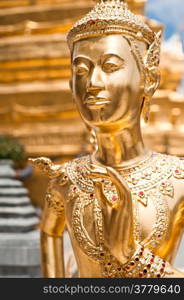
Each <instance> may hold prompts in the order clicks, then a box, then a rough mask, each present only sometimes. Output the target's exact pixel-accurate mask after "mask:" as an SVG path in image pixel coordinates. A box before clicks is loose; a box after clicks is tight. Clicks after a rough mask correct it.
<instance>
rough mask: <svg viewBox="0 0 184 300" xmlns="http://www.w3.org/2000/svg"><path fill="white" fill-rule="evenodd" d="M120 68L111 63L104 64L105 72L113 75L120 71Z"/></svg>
mask: <svg viewBox="0 0 184 300" xmlns="http://www.w3.org/2000/svg"><path fill="white" fill-rule="evenodd" d="M119 68H120V66H119V65H117V64H114V63H111V62H105V63H104V64H103V71H104V72H106V73H111V72H115V71H117V70H119Z"/></svg>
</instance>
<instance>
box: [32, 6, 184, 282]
mask: <svg viewBox="0 0 184 300" xmlns="http://www.w3.org/2000/svg"><path fill="white" fill-rule="evenodd" d="M96 2H97V3H96V5H95V7H94V8H93V9H92V10H91V11H90V12H89V13H88V14H87V15H86V16H85V17H84V18H83V19H81V20H80V21H78V22H77V23H76V24H75V25H74V27H73V28H72V29H71V30H70V32H69V34H68V44H69V48H70V51H71V61H72V79H71V82H70V85H71V89H72V92H73V96H74V98H75V101H76V104H77V107H78V110H79V112H80V114H81V117H82V119H83V121H84V122H85V124H86V125H87V126H88V128H89V127H90V128H91V130H92V132H93V135H94V136H95V138H94V140H95V142H96V146H95V147H94V148H95V151H94V152H93V153H92V154H91V155H88V156H83V157H80V158H77V159H74V160H72V161H70V162H67V163H65V164H63V165H54V164H52V162H51V161H50V160H49V159H47V158H38V159H33V160H32V162H33V163H34V164H35V165H36V166H38V167H39V168H40V169H41V170H42V171H43V172H44V173H46V174H47V175H48V176H49V177H50V183H49V186H48V190H47V194H46V201H45V210H44V215H43V220H42V225H41V229H42V231H41V251H42V269H43V275H44V276H45V277H63V276H65V275H64V267H63V265H64V263H63V253H62V251H61V249H62V239H61V236H62V234H63V231H64V228H65V226H66V227H67V230H68V232H69V235H70V239H71V242H72V246H73V250H74V254H75V257H76V261H77V265H78V270H79V276H80V277H109V278H110V277H119V278H123V277H130V278H131V277H143V278H147V277H156V278H157V277H184V274H183V273H181V272H180V271H178V270H176V269H175V268H173V266H172V263H173V260H174V258H175V256H176V253H177V250H178V247H179V244H180V240H181V237H182V233H183V228H184V218H183V210H184V193H183V190H184V189H183V187H184V161H183V160H182V159H179V158H177V157H174V156H169V155H164V154H159V153H155V152H152V151H150V150H147V149H145V148H144V143H143V140H142V134H141V129H140V119H141V113H142V114H143V116H144V119H145V120H147V119H148V117H149V106H150V101H151V97H152V96H153V94H154V92H155V90H156V89H157V87H158V85H159V80H160V76H159V56H160V44H161V33H157V34H156V33H155V32H153V31H152V29H150V28H149V27H148V26H147V25H146V24H145V23H144V21H143V18H142V17H139V16H137V15H135V14H133V13H131V12H130V10H129V9H128V7H127V4H125V3H124V1H120V0H107V1H105V0H101V1H96Z"/></svg>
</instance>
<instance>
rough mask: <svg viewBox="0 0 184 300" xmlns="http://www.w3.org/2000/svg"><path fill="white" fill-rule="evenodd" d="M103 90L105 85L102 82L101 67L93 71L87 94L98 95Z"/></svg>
mask: <svg viewBox="0 0 184 300" xmlns="http://www.w3.org/2000/svg"><path fill="white" fill-rule="evenodd" d="M103 89H104V83H103V80H102V74H101V70H100V68H99V67H96V68H94V69H93V71H92V74H91V78H90V82H89V87H88V88H87V92H88V93H91V94H95V95H96V94H97V93H98V92H100V91H101V90H103Z"/></svg>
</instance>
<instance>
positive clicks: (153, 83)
mask: <svg viewBox="0 0 184 300" xmlns="http://www.w3.org/2000/svg"><path fill="white" fill-rule="evenodd" d="M161 40H162V32H161V31H159V32H158V33H157V34H156V36H155V40H154V42H153V43H152V44H151V46H150V47H149V49H148V52H147V55H146V58H145V71H146V79H145V87H144V93H145V95H146V96H148V97H152V96H153V94H154V92H155V91H156V89H157V88H158V86H159V84H160V70H159V63H160V48H161Z"/></svg>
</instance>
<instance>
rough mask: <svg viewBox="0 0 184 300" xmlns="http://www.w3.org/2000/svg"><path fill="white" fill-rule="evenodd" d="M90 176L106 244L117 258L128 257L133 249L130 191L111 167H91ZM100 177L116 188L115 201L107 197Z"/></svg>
mask: <svg viewBox="0 0 184 300" xmlns="http://www.w3.org/2000/svg"><path fill="white" fill-rule="evenodd" d="M89 176H90V178H92V179H93V184H94V190H95V194H96V197H97V199H98V201H99V204H100V206H101V209H102V214H103V226H104V228H103V232H104V240H105V243H106V246H107V247H108V248H109V250H110V251H111V253H112V254H113V255H114V256H116V257H117V258H119V259H120V258H121V261H122V258H123V257H124V259H125V261H126V258H127V257H130V256H131V255H132V254H133V252H134V250H135V243H134V240H133V209H132V197H131V191H130V189H129V187H128V186H127V184H126V182H125V181H124V179H123V177H122V176H121V175H120V174H119V173H118V172H117V171H116V170H114V169H113V168H111V167H106V168H103V169H102V168H96V167H95V168H92V170H91V172H90V174H89ZM102 179H108V180H109V181H111V182H112V183H113V184H114V186H115V187H116V190H117V195H118V197H117V201H115V203H113V202H111V201H109V200H108V199H107V198H108V197H107V191H106V192H104V183H103V180H102Z"/></svg>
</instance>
